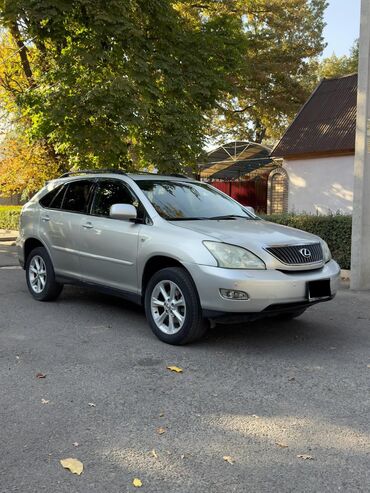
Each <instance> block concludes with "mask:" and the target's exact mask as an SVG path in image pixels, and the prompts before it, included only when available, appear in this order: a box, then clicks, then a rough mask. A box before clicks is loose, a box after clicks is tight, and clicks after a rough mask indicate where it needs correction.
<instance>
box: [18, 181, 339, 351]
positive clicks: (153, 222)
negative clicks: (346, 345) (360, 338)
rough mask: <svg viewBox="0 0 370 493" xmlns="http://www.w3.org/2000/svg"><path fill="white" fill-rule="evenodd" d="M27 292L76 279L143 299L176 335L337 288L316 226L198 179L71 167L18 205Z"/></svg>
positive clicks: (334, 267)
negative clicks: (265, 216)
mask: <svg viewBox="0 0 370 493" xmlns="http://www.w3.org/2000/svg"><path fill="white" fill-rule="evenodd" d="M17 245H18V253H19V261H20V264H21V265H22V266H23V268H24V269H25V270H26V280H27V285H28V289H29V291H30V293H31V295H32V296H33V297H34V298H35V299H37V300H39V301H49V300H53V299H56V298H57V297H58V296H59V294H60V293H61V291H62V289H63V285H64V284H84V285H87V286H94V287H96V288H97V289H100V290H104V291H105V292H106V291H108V292H110V293H112V294H115V295H119V296H122V297H124V298H128V299H129V300H132V301H135V302H137V303H141V304H143V305H144V306H145V312H146V316H147V319H148V322H149V325H150V326H151V328H152V330H153V332H154V333H155V334H156V335H157V336H158V337H159V338H160V339H161V340H162V341H164V342H167V343H170V344H185V343H187V342H190V341H194V340H195V339H198V338H199V337H201V336H202V334H203V333H204V331H205V330H206V327H207V326H208V325H209V321H211V322H212V323H215V322H216V323H222V322H223V323H232V322H241V321H245V320H255V319H257V318H260V317H264V316H279V317H285V318H293V317H296V316H298V315H301V314H302V313H303V312H304V311H305V310H306V309H307V308H308V307H309V306H311V305H312V304H314V303H317V302H320V301H326V300H330V299H332V298H333V297H334V295H335V293H336V291H337V285H338V279H339V273H340V270H339V266H338V264H337V263H336V262H335V261H334V260H332V259H331V255H330V251H329V248H328V246H327V244H326V243H325V242H324V241H323V240H322V239H320V238H318V237H317V236H313V235H312V234H308V233H305V232H303V231H299V230H296V229H292V228H288V227H285V226H281V225H277V224H272V223H269V222H267V221H264V220H261V219H260V218H258V217H257V216H255V215H254V214H253V212H251V211H250V210H249V209H248V208H246V207H244V206H242V205H240V204H239V203H238V202H236V201H235V200H233V199H231V198H230V197H228V196H227V195H225V194H224V193H222V192H219V191H218V190H216V189H215V188H213V187H212V186H210V185H207V184H205V183H201V182H199V181H195V180H193V179H191V178H187V177H183V176H161V175H155V174H149V173H142V174H125V173H120V172H116V171H109V172H97V171H94V172H91V171H84V172H81V171H80V172H76V173H68V174H67V175H63V177H61V178H59V179H57V180H53V181H52V182H49V183H48V184H47V186H45V187H44V188H43V189H42V190H41V191H40V192H38V193H37V194H36V195H35V196H34V197H33V198H32V199H31V200H30V201H29V202H28V203H27V204H26V205H25V206H24V207H23V210H22V214H21V221H20V235H19V238H18V241H17Z"/></svg>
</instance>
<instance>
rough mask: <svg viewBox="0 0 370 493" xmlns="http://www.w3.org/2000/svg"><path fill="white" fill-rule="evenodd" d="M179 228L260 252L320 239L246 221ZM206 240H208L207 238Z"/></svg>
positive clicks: (194, 223) (181, 225)
mask: <svg viewBox="0 0 370 493" xmlns="http://www.w3.org/2000/svg"><path fill="white" fill-rule="evenodd" d="M172 224H173V225H176V226H178V227H179V228H184V229H189V230H191V231H196V232H197V233H201V234H204V235H207V236H208V237H212V238H214V239H216V240H219V241H222V242H224V243H231V244H232V245H238V246H242V247H245V248H248V249H249V250H252V251H256V250H259V249H260V248H265V247H269V246H283V245H302V244H307V243H317V242H318V241H319V240H320V239H319V238H318V237H317V236H315V235H312V234H310V233H306V232H305V231H301V230H299V229H294V228H290V227H288V226H282V225H281V224H274V223H270V222H268V221H263V220H248V219H243V218H237V219H228V220H222V219H221V220H199V221H183V222H182V221H176V222H173V223H172ZM205 239H206V238H205Z"/></svg>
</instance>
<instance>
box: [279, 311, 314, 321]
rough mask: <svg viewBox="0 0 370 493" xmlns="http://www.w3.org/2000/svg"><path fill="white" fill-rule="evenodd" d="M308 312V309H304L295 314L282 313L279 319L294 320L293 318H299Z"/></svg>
mask: <svg viewBox="0 0 370 493" xmlns="http://www.w3.org/2000/svg"><path fill="white" fill-rule="evenodd" d="M306 310H307V308H302V309H300V310H295V311H293V312H286V313H280V314H279V315H278V318H279V319H280V320H293V318H298V317H300V316H301V315H303V313H304V312H305V311H306Z"/></svg>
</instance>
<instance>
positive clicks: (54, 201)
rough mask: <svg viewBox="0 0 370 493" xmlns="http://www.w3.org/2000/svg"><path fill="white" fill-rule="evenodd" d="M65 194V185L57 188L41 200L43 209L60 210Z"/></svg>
mask: <svg viewBox="0 0 370 493" xmlns="http://www.w3.org/2000/svg"><path fill="white" fill-rule="evenodd" d="M64 192H65V186H64V184H62V185H59V186H57V187H55V188H54V189H53V190H51V192H49V193H47V194H46V195H44V196H43V197H42V198H41V199H40V204H41V205H42V207H46V208H47V209H60V206H61V205H62V200H63V196H64Z"/></svg>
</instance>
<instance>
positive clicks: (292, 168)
mask: <svg viewBox="0 0 370 493" xmlns="http://www.w3.org/2000/svg"><path fill="white" fill-rule="evenodd" d="M283 167H284V168H285V169H286V171H287V173H288V175H289V196H288V209H289V212H309V213H313V214H316V213H320V214H328V213H330V212H333V213H335V212H337V211H340V212H341V213H343V214H350V213H352V202H353V167H354V156H338V157H323V158H316V159H297V160H285V159H284V162H283Z"/></svg>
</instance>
